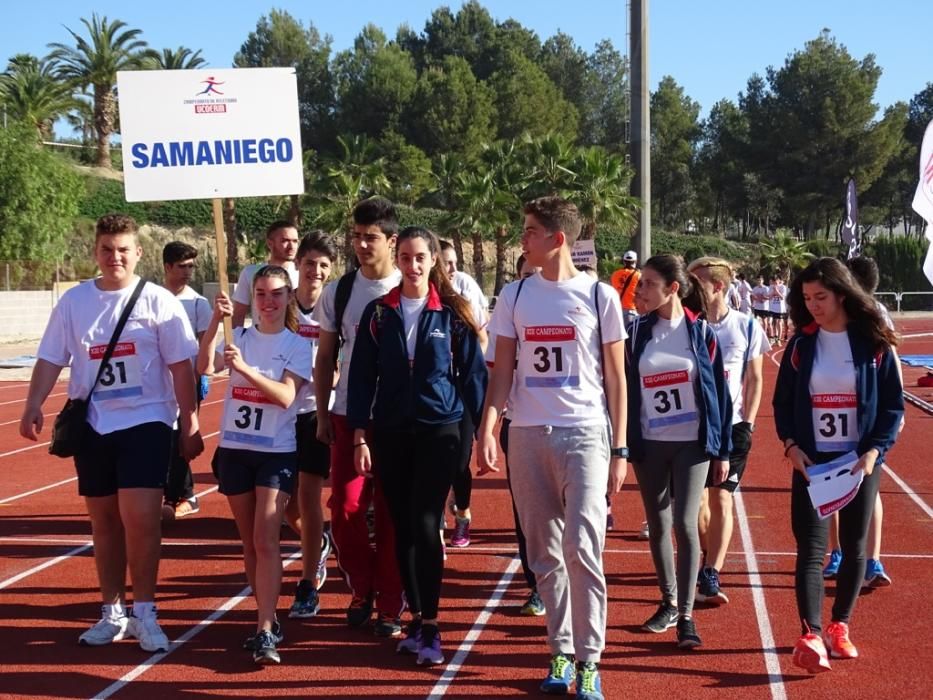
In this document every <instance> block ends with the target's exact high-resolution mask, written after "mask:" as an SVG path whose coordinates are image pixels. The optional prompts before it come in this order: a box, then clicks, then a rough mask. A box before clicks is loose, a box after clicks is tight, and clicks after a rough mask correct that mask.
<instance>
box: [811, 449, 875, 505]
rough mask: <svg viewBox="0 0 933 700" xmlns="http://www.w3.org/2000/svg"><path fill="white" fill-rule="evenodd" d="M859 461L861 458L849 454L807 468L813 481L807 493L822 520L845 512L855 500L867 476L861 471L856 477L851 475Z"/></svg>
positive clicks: (856, 473) (853, 453)
mask: <svg viewBox="0 0 933 700" xmlns="http://www.w3.org/2000/svg"><path fill="white" fill-rule="evenodd" d="M856 462H858V455H857V454H855V452H847V453H846V454H844V455H842V456H841V457H837V458H836V459H834V460H833V461H831V462H824V463H823V464H814V465H813V466H812V467H807V476H808V477H809V478H810V484H809V485H808V486H807V492H808V493H809V494H810V502H811V503H812V504H813V507H814V508H816V512H817V514H818V515H819V516H820V519H821V520H825V519H826V518H828V517H829V516H830V515H832V514H833V513H835V512H836V511H838V510H842V508H843V507H845V506H846V505H847V504H848V503H850V502H851V501H852V499H853V498H855V495H856V494H857V493H858V490H859V486H861V485H862V478H863V477H864V476H865V472H863V471H862V470H861V469H859V470H858V471H857V472H855V474H853V473H852V468H853V467H854V466H855V464H856Z"/></svg>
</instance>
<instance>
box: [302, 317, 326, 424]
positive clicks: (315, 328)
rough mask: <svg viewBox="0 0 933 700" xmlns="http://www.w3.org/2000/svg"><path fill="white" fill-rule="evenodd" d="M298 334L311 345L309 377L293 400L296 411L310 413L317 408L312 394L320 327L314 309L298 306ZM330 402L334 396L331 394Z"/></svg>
mask: <svg viewBox="0 0 933 700" xmlns="http://www.w3.org/2000/svg"><path fill="white" fill-rule="evenodd" d="M298 335H299V336H301V338H302V339H304V340H306V341H307V342H308V343H309V344H310V346H311V373H312V374H311V378H310V379H309V380H308V381H307V382H305V384H304V385H303V386H302V387H301V389H300V390H299V391H298V396H297V397H296V398H295V402H296V403H297V404H298V413H299V414H301V413H311V412H312V411H316V410H317V397H316V396H315V395H314V364H315V363H316V362H317V349H318V346H319V345H320V338H321V327H320V325H319V324H318V322H317V321H315V320H314V309H313V308H311V309H309V310H308V311H305V310H304V309H302V308H301V306H298ZM330 400H331V404H333V402H334V396H333V394H331V397H330Z"/></svg>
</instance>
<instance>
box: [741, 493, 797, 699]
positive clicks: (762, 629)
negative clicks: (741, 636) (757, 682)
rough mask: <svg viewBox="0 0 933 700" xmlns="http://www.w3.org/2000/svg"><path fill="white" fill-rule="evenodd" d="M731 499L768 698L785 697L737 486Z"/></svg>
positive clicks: (763, 593) (746, 516)
mask: <svg viewBox="0 0 933 700" xmlns="http://www.w3.org/2000/svg"><path fill="white" fill-rule="evenodd" d="M733 500H734V501H735V514H736V519H737V520H738V521H739V534H740V535H741V538H742V549H743V550H745V568H746V569H747V570H748V585H749V588H751V590H752V600H753V601H754V602H755V616H756V617H757V618H758V636H759V637H760V638H761V653H762V654H763V655H764V657H765V669H766V670H767V672H768V686H769V687H770V689H771V698H772V700H787V690H786V689H785V688H784V678H783V676H782V675H781V663H780V661H779V660H778V652H777V648H776V646H775V644H774V633H773V632H772V631H771V620H770V618H769V617H768V606H767V604H766V603H765V589H764V585H763V584H762V582H761V575H760V574H759V569H758V559H757V557H756V556H755V545H754V543H753V542H752V531H751V529H750V528H749V526H748V515H747V513H746V512H745V501H744V500H743V499H742V491H741V489H739V490H737V491H736V492H735V497H734V499H733Z"/></svg>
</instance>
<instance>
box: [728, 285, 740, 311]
mask: <svg viewBox="0 0 933 700" xmlns="http://www.w3.org/2000/svg"><path fill="white" fill-rule="evenodd" d="M726 304H727V305H728V306H729V308H731V309H738V308H739V306H740V305H741V304H742V300H741V298H740V297H739V290H738V289H736V286H735V285H734V284H730V285H729V288H728V289H727V290H726Z"/></svg>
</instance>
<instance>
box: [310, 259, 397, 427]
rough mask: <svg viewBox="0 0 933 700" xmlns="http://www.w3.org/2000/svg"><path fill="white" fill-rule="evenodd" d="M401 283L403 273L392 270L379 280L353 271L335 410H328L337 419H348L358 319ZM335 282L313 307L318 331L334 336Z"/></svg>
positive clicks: (344, 317) (328, 286)
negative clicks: (351, 370)
mask: <svg viewBox="0 0 933 700" xmlns="http://www.w3.org/2000/svg"><path fill="white" fill-rule="evenodd" d="M401 281H402V273H401V272H399V271H398V270H393V271H392V274H391V275H389V276H388V277H385V278H383V279H381V280H370V279H367V278H366V277H364V276H363V273H362V272H361V271H360V270H357V271H356V278H355V279H354V280H353V291H352V292H351V293H350V300H349V301H348V302H347V308H346V309H344V312H343V323H342V325H343V329H342V331H343V338H344V344H343V347H342V348H340V354H339V357H338V358H337V361H338V362H339V364H340V377H339V379H338V380H337V388H336V390H335V394H336V396H335V398H334V406H333V408H332V409H331V410H332V411H333V412H334V413H336V414H337V415H339V416H345V415H347V381H348V380H349V378H350V358H352V357H353V343H354V341H355V340H356V331H357V328H358V326H359V323H360V318H361V317H362V316H363V310H364V309H365V308H366V305H367V304H368V303H369V302H371V301H372V300H373V299H378V298H379V297H381V296H385V295H386V294H388V293H389V291H391V290H392V289H394V288H395V287H397V286H398V285H399V283H401ZM338 282H339V280H337V281H334V282H331V283H330V284H328V285H327V286H326V287H324V291H323V292H322V293H321V298H320V299H318V303H317V306H315V307H314V314H313V318H314V320H315V321H317V322H318V323H319V324H320V325H321V330H324V331H327V332H328V333H336V332H337V310H336V308H335V304H334V302H335V297H336V295H337V283H338Z"/></svg>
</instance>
